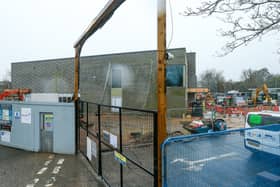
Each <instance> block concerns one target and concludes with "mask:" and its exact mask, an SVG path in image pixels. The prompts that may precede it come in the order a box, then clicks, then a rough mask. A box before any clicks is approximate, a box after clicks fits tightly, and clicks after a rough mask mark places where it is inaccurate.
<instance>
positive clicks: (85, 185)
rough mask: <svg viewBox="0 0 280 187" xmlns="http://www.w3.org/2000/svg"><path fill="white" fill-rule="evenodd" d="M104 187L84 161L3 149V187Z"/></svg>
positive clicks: (0, 158)
mask: <svg viewBox="0 0 280 187" xmlns="http://www.w3.org/2000/svg"><path fill="white" fill-rule="evenodd" d="M35 186H44V187H51V186H57V187H64V186H65V187H66V186H67V187H77V186H79V187H91V186H92V187H104V186H105V185H104V184H103V182H102V181H100V179H98V178H97V177H96V176H95V175H93V173H92V171H91V169H90V167H89V166H88V165H87V163H86V161H85V160H84V158H82V157H81V156H75V155H59V154H51V153H33V152H27V151H23V150H17V149H13V148H8V147H4V146H1V145H0V187H35Z"/></svg>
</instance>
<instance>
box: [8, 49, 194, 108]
mask: <svg viewBox="0 0 280 187" xmlns="http://www.w3.org/2000/svg"><path fill="white" fill-rule="evenodd" d="M168 52H169V53H171V56H172V58H170V59H169V60H168V65H167V70H166V85H167V104H168V108H184V107H185V106H186V105H187V103H188V98H187V92H186V88H189V87H191V88H194V87H196V74H195V66H196V62H195V53H186V49H185V48H177V49H171V50H168ZM156 68H157V59H156V51H141V52H129V53H119V54H106V55H97V56H85V57H81V64H80V97H81V99H82V100H86V101H90V102H95V103H101V104H108V105H116V106H126V107H133V108H142V109H156V107H157V92H156V89H157V88H156V77H157V76H156V75H157V74H156V73H157V71H156V70H157V69H156ZM73 75H74V58H63V59H50V60H40V61H29V62H16V63H12V87H13V88H30V89H31V90H32V93H61V94H67V93H68V94H72V93H73V90H74V88H73V85H74V78H73V77H74V76H73Z"/></svg>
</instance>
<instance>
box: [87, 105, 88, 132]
mask: <svg viewBox="0 0 280 187" xmlns="http://www.w3.org/2000/svg"><path fill="white" fill-rule="evenodd" d="M87 137H88V102H87Z"/></svg>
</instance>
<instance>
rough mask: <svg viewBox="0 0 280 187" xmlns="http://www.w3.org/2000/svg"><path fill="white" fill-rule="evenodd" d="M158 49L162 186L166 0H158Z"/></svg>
mask: <svg viewBox="0 0 280 187" xmlns="http://www.w3.org/2000/svg"><path fill="white" fill-rule="evenodd" d="M157 6H158V50H157V61H158V64H157V65H158V66H157V68H158V69H157V70H158V71H157V85H158V86H157V92H158V94H157V96H158V124H157V129H156V130H157V135H158V137H157V144H158V145H157V151H158V158H157V162H158V179H157V180H158V187H161V186H162V177H161V176H162V167H161V148H160V146H161V144H162V143H163V141H164V140H165V138H166V85H165V77H166V75H165V74H166V73H165V72H166V0H158V5H157Z"/></svg>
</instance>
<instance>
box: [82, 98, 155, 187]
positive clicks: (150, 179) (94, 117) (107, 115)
mask: <svg viewBox="0 0 280 187" xmlns="http://www.w3.org/2000/svg"><path fill="white" fill-rule="evenodd" d="M79 109H80V110H79V111H80V112H79V149H80V152H81V153H82V154H84V155H85V156H86V157H87V158H88V160H89V162H90V164H91V165H92V167H93V168H94V169H95V170H96V171H97V172H98V174H99V175H100V176H102V178H103V179H104V180H105V181H106V183H107V184H109V185H110V186H154V184H155V182H156V180H155V175H156V174H155V172H154V171H155V168H156V167H155V166H154V165H155V164H156V163H155V162H154V157H155V153H154V151H155V148H154V146H155V136H154V129H155V125H156V123H155V122H156V116H157V115H156V114H157V113H156V112H153V111H146V110H137V109H130V108H121V107H114V106H107V105H98V104H94V103H88V102H80V103H79Z"/></svg>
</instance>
